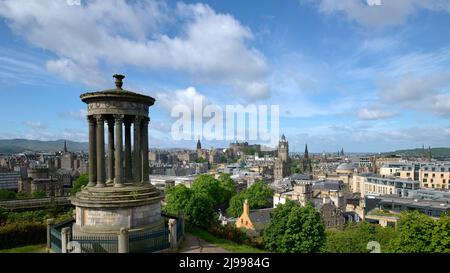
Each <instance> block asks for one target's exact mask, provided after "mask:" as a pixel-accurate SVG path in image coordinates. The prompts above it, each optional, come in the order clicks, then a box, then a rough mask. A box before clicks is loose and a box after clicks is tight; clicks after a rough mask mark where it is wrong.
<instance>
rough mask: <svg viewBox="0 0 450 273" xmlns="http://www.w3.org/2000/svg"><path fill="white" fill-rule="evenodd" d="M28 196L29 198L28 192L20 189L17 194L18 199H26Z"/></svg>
mask: <svg viewBox="0 0 450 273" xmlns="http://www.w3.org/2000/svg"><path fill="white" fill-rule="evenodd" d="M26 198H29V196H28V194H26V193H25V192H23V191H19V192H18V193H17V194H16V199H26Z"/></svg>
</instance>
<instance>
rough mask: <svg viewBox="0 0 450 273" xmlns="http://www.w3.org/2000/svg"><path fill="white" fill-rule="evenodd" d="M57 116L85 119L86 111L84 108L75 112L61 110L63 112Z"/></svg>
mask: <svg viewBox="0 0 450 273" xmlns="http://www.w3.org/2000/svg"><path fill="white" fill-rule="evenodd" d="M59 116H60V117H61V118H71V119H77V120H81V121H86V117H87V111H86V110H85V109H80V110H79V111H76V112H63V113H59Z"/></svg>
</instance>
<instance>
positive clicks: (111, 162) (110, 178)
mask: <svg viewBox="0 0 450 273" xmlns="http://www.w3.org/2000/svg"><path fill="white" fill-rule="evenodd" d="M113 181H114V120H111V119H110V120H108V183H113Z"/></svg>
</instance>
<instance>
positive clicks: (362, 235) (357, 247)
mask: <svg viewBox="0 0 450 273" xmlns="http://www.w3.org/2000/svg"><path fill="white" fill-rule="evenodd" d="M326 233H327V240H326V244H325V247H324V252H329V253H368V252H370V250H369V249H367V244H368V243H369V242H371V241H376V242H378V243H380V248H381V252H391V251H392V240H393V239H394V238H395V237H396V232H395V229H394V228H392V227H385V228H383V227H381V226H380V225H375V224H370V223H368V222H359V223H350V224H348V225H346V226H345V228H344V229H343V230H336V229H330V230H327V231H326Z"/></svg>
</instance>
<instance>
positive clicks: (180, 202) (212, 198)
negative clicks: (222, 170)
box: [165, 174, 236, 227]
mask: <svg viewBox="0 0 450 273" xmlns="http://www.w3.org/2000/svg"><path fill="white" fill-rule="evenodd" d="M235 194H236V185H235V183H234V181H233V180H232V179H231V178H230V176H229V175H221V176H220V177H219V179H215V178H214V177H212V176H211V175H208V174H202V175H200V176H199V177H197V179H195V180H194V182H193V183H192V186H191V188H187V187H186V186H184V185H182V184H179V185H176V186H175V187H171V188H169V189H168V190H167V192H166V197H165V201H166V206H165V211H166V212H168V213H171V214H178V213H180V212H183V213H184V215H185V216H186V219H187V220H188V221H189V222H190V223H191V224H193V225H195V226H199V227H208V225H211V224H212V223H213V222H214V221H216V220H217V217H216V214H215V210H217V208H218V207H220V206H221V205H223V204H228V203H229V201H230V198H231V196H233V195H235Z"/></svg>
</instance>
